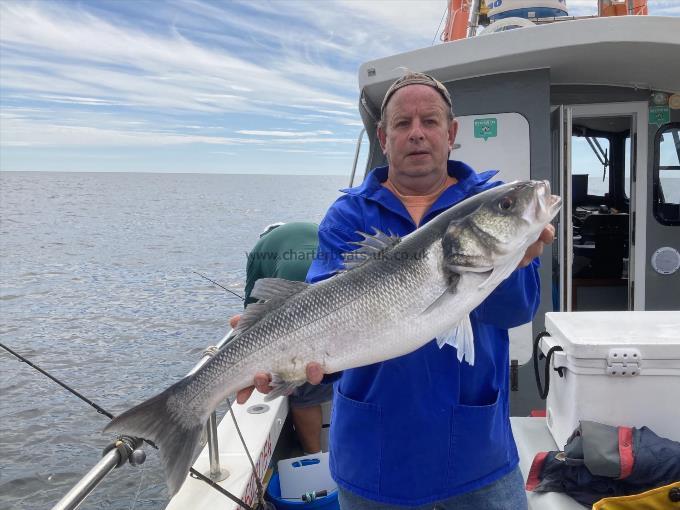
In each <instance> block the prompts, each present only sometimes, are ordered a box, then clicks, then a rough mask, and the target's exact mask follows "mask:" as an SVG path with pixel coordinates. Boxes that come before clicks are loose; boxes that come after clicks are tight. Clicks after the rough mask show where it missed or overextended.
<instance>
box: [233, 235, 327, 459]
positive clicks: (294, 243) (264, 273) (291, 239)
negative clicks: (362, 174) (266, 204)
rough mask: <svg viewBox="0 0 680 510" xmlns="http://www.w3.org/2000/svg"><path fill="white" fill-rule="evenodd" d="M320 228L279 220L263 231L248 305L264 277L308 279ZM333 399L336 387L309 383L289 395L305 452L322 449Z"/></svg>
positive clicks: (249, 275)
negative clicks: (325, 411)
mask: <svg viewBox="0 0 680 510" xmlns="http://www.w3.org/2000/svg"><path fill="white" fill-rule="evenodd" d="M318 229H319V226H318V225H316V224H315V223H285V224H284V223H275V224H273V225H269V226H268V227H267V228H266V229H265V231H264V232H262V234H260V240H259V241H258V242H257V244H255V246H254V247H253V249H252V250H251V252H250V253H249V254H248V263H247V265H246V288H245V306H246V307H247V306H248V305H249V304H251V303H254V302H255V301H256V299H254V298H252V297H251V296H250V294H251V292H252V291H253V286H254V285H255V282H256V281H257V280H259V279H260V278H284V279H286V280H295V281H304V280H305V276H306V275H307V271H308V269H309V265H310V264H311V263H312V259H313V258H314V255H315V254H316V249H317V244H318V241H317V232H318ZM235 322H236V321H235ZM332 398H333V388H332V386H330V385H325V384H322V385H316V386H313V385H311V384H309V383H307V384H303V385H302V386H300V387H299V388H296V389H295V391H294V392H293V393H292V394H291V395H290V396H289V398H288V404H289V406H290V412H291V416H292V419H293V425H294V426H295V432H296V433H297V437H298V439H299V440H300V444H301V445H302V450H303V452H304V453H305V455H306V454H309V453H318V452H320V451H321V428H322V425H323V420H322V413H321V404H323V403H324V402H327V401H329V400H331V399H332Z"/></svg>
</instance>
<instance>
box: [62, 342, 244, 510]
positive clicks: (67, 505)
mask: <svg viewBox="0 0 680 510" xmlns="http://www.w3.org/2000/svg"><path fill="white" fill-rule="evenodd" d="M233 334H234V330H233V329H231V330H229V333H227V334H226V335H224V337H223V338H222V340H220V341H219V342H218V343H217V345H215V349H216V350H220V349H222V348H223V347H224V346H225V345H227V343H229V340H231V338H232V336H233ZM212 357H213V356H212V355H211V354H205V355H204V356H203V357H202V358H201V360H200V361H199V362H198V363H197V364H196V365H195V366H194V368H192V369H191V370H190V371H189V373H188V374H187V376H189V375H193V374H195V373H196V372H197V371H198V370H199V369H200V368H201V367H203V366H204V365H205V364H206V363H207V362H208V361H210V359H211V358H212ZM216 416H217V415H216V414H215V413H214V412H213V415H212V416H211V417H210V420H209V423H211V422H212V424H213V426H214V429H213V430H210V429H209V431H208V448H209V450H210V474H211V478H212V477H213V473H214V474H215V475H214V476H215V478H219V479H222V480H223V479H224V478H226V477H225V476H224V472H222V471H221V470H220V464H219V448H218V445H217V427H216V423H217V421H216V420H217V418H216ZM135 443H136V444H135ZM139 445H141V440H139V439H136V438H135V439H133V440H132V444H127V443H126V446H127V447H128V448H127V450H125V449H123V448H118V447H112V448H109V449H107V451H106V452H105V454H104V457H103V458H102V459H101V460H100V461H99V462H97V464H95V466H94V467H93V468H92V469H90V471H88V472H87V473H86V474H85V475H84V476H83V477H82V478H81V479H80V480H78V482H77V483H76V484H75V485H74V486H73V487H72V488H71V490H70V491H68V492H67V493H66V495H64V497H62V498H61V499H60V500H59V501H58V502H57V504H56V505H54V506H53V507H52V510H75V509H76V508H78V507H79V506H80V505H81V503H82V502H83V501H85V498H87V497H88V496H89V495H90V493H91V492H92V491H93V490H94V489H95V488H96V487H97V486H98V485H99V484H100V483H101V482H102V481H103V480H104V478H105V477H106V476H107V475H108V474H109V473H110V472H111V471H113V470H114V469H115V468H117V467H120V466H122V465H123V464H124V463H125V461H126V460H128V458H130V460H131V462H133V461H134V459H135V454H137V452H138V451H140V447H139ZM124 453H127V455H125V458H123V455H124ZM143 457H144V456H143V454H142V455H141V458H140V461H138V462H137V463H138V464H141V463H142V462H144V460H143ZM137 458H139V457H137ZM133 463H134V462H133Z"/></svg>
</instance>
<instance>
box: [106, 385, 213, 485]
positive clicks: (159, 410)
mask: <svg viewBox="0 0 680 510" xmlns="http://www.w3.org/2000/svg"><path fill="white" fill-rule="evenodd" d="M189 380H190V378H185V379H182V380H181V381H179V382H178V383H176V384H174V385H173V386H171V387H170V388H168V389H167V390H165V391H164V392H163V393H159V394H158V395H156V396H155V397H151V398H150V399H148V400H146V401H144V402H142V403H141V404H139V405H137V406H135V407H133V408H131V409H128V410H127V411H125V412H124V413H122V414H120V415H118V416H116V417H115V418H114V419H113V420H111V422H110V423H109V424H108V425H107V426H106V427H105V428H104V432H117V433H119V434H125V435H129V436H134V437H139V438H143V439H148V440H150V441H153V442H154V443H155V444H156V445H157V446H158V448H159V451H160V456H161V463H162V465H163V470H164V473H165V482H166V484H167V486H168V492H169V493H170V496H171V497H172V496H173V495H174V494H175V493H176V492H177V491H178V490H179V489H180V487H181V486H182V484H183V483H184V480H185V479H186V476H187V473H188V471H189V468H190V467H191V465H192V464H193V462H194V459H195V458H196V457H197V456H198V453H199V452H200V446H201V433H202V431H203V428H204V427H205V423H206V419H207V418H204V417H203V416H200V415H198V414H196V413H192V412H190V411H188V410H186V409H182V408H178V407H177V405H176V402H177V398H176V395H177V393H178V392H180V391H181V390H182V389H183V388H184V387H185V386H186V385H187V384H188V383H189Z"/></svg>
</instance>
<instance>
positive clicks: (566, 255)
mask: <svg viewBox="0 0 680 510" xmlns="http://www.w3.org/2000/svg"><path fill="white" fill-rule="evenodd" d="M639 117H640V116H639V115H638V112H637V111H636V108H634V105H633V104H626V103H617V104H611V105H578V106H572V107H566V106H561V107H559V108H557V109H556V110H555V111H554V112H553V167H554V168H553V172H554V178H555V182H557V183H558V185H559V190H560V194H561V196H562V197H563V207H562V214H561V216H560V220H559V231H558V250H555V251H554V252H553V253H554V256H553V309H554V310H560V311H594V310H634V309H636V308H638V307H637V306H636V303H635V297H636V289H635V283H636V278H635V245H636V243H635V241H636V239H635V234H636V225H635V222H636V214H635V211H636V209H640V208H639V201H638V200H637V198H636V197H637V196H640V195H639V191H640V190H639V189H637V179H636V171H635V170H636V167H637V166H638V163H639V159H638V157H639V147H638V122H639V120H640V118H639ZM644 142H645V143H646V139H645V141H644ZM642 196H644V195H642ZM640 210H642V211H644V210H645V209H644V208H642V209H640ZM642 260H644V257H643V258H642Z"/></svg>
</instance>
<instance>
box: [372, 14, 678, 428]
mask: <svg viewBox="0 0 680 510" xmlns="http://www.w3.org/2000/svg"><path fill="white" fill-rule="evenodd" d="M678 54H680V22H679V21H678V20H677V19H675V18H661V17H647V16H625V17H612V18H589V19H579V20H567V21H560V22H558V23H551V24H541V25H537V26H531V27H529V28H519V29H515V30H507V31H498V32H493V33H490V34H488V35H484V33H482V34H481V35H478V36H477V37H474V38H467V39H461V40H457V41H453V42H449V43H445V44H440V45H437V46H433V47H430V48H425V49H421V50H417V51H412V52H409V53H404V54H401V55H395V56H390V57H387V58H383V59H379V60H374V61H370V62H367V63H365V64H363V65H362V66H361V69H360V71H359V86H360V90H361V100H360V111H361V115H362V119H363V122H364V125H365V128H366V133H367V134H368V138H369V142H370V147H369V149H368V157H367V161H366V167H365V169H366V171H367V172H368V171H369V170H370V169H371V168H373V167H375V166H378V165H382V164H385V163H386V162H385V161H384V156H383V154H382V152H381V150H380V145H379V142H378V140H377V136H376V134H375V131H376V124H377V121H378V119H379V115H380V104H381V103H382V99H383V96H384V94H385V92H386V90H387V88H388V87H389V85H390V84H391V83H392V82H393V81H394V80H395V79H396V78H398V77H399V76H401V75H402V74H403V72H404V69H409V70H413V71H421V72H426V73H428V74H431V75H433V76H434V77H435V78H437V79H439V80H440V81H442V82H443V83H444V84H445V85H446V87H447V88H448V89H449V92H450V93H451V95H452V97H453V102H454V111H455V114H456V117H457V119H458V122H459V124H460V126H459V130H458V137H457V139H456V146H455V147H454V150H453V153H452V155H451V159H456V160H461V161H464V162H465V163H468V164H469V165H471V166H472V167H473V168H475V169H476V170H477V171H483V170H490V169H496V170H499V175H498V177H499V178H500V179H502V180H505V181H511V180H516V179H548V180H549V181H550V183H551V185H552V189H553V192H554V193H557V194H559V195H561V196H562V198H563V204H564V205H563V209H562V212H561V214H560V216H558V218H557V220H556V223H557V224H556V227H557V239H556V241H555V243H554V244H553V245H552V246H551V247H548V249H547V250H546V251H545V252H544V255H543V257H542V260H541V280H542V289H541V290H542V301H541V307H540V309H539V313H538V314H537V317H536V319H535V320H534V323H533V325H527V326H525V327H520V328H516V331H511V342H512V347H511V357H512V363H513V379H514V380H513V388H514V389H515V390H519V389H520V388H522V387H525V388H526V387H531V388H532V389H533V387H534V383H533V379H534V374H533V371H532V369H531V368H530V364H527V362H528V361H529V360H530V359H531V345H530V344H531V342H530V340H529V339H530V338H533V337H534V336H535V335H536V334H538V333H539V332H540V331H541V330H543V327H544V315H545V313H546V312H550V311H572V310H574V311H577V310H578V311H584V310H678V309H680V292H678V289H680V271H679V270H678V269H679V267H680V254H679V250H680V162H679V160H680V144H679V143H678V142H679V139H678V136H679V131H680V66H677V65H673V64H672V61H673V60H674V59H675V57H674V55H678ZM535 394H536V392H535V391H515V392H513V394H512V399H511V402H512V414H514V415H523V416H526V415H528V413H529V412H530V411H531V410H532V409H536V408H538V407H540V406H541V403H540V401H539V400H538V397H536V396H535Z"/></svg>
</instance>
